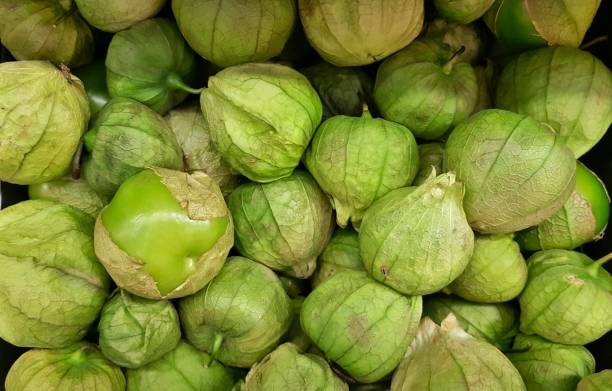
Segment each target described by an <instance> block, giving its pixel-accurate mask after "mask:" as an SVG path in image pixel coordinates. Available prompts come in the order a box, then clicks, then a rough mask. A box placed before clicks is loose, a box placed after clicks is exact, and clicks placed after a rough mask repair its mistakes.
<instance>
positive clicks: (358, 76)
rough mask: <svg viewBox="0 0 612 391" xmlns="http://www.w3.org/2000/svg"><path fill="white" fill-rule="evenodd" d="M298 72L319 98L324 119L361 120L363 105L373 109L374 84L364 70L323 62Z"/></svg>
mask: <svg viewBox="0 0 612 391" xmlns="http://www.w3.org/2000/svg"><path fill="white" fill-rule="evenodd" d="M300 72H302V73H303V74H304V75H305V76H306V77H307V78H308V80H309V81H310V83H312V86H313V87H314V88H315V89H316V90H317V92H318V93H319V96H320V97H321V102H322V103H323V119H327V118H330V117H333V116H334V115H349V116H353V117H356V116H360V115H361V114H362V111H363V105H364V103H365V104H367V105H368V106H371V107H373V106H374V98H373V97H372V93H373V92H374V82H373V81H372V79H371V78H370V76H369V75H368V74H367V73H366V72H364V71H363V70H360V69H356V68H339V67H335V66H333V65H330V64H328V63H326V62H322V63H319V64H316V65H312V66H310V67H308V68H304V69H302V70H300Z"/></svg>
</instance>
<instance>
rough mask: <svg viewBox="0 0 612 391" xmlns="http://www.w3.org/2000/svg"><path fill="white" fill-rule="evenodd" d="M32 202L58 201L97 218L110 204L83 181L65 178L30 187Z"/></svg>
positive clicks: (29, 192) (29, 193)
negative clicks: (105, 206)
mask: <svg viewBox="0 0 612 391" xmlns="http://www.w3.org/2000/svg"><path fill="white" fill-rule="evenodd" d="M28 195H29V196H30V199H31V200H49V201H57V202H61V203H63V204H66V205H70V206H72V207H74V208H77V209H79V210H82V211H83V212H85V213H87V214H88V215H90V216H92V217H93V218H96V217H97V216H98V213H100V211H101V210H102V208H104V205H106V204H107V203H108V200H107V199H106V198H105V197H102V196H100V195H99V194H98V193H96V192H95V191H94V190H93V189H92V188H91V186H89V184H87V182H85V181H84V180H83V179H73V178H70V177H63V178H59V179H56V180H53V181H51V182H45V183H39V184H36V185H30V186H28Z"/></svg>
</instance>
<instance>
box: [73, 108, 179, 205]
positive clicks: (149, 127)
mask: <svg viewBox="0 0 612 391" xmlns="http://www.w3.org/2000/svg"><path fill="white" fill-rule="evenodd" d="M89 131H90V132H97V134H96V136H95V141H94V146H93V151H90V152H91V155H88V156H86V157H85V159H84V163H83V176H84V178H85V180H86V181H87V183H89V185H90V186H91V187H92V188H93V189H94V190H95V191H96V192H98V193H100V194H102V195H104V196H107V197H111V196H112V195H113V194H114V193H115V191H117V189H118V188H119V186H120V185H121V183H123V181H125V180H126V179H128V178H129V177H131V176H132V175H134V174H137V173H139V172H140V171H142V170H143V169H144V168H145V167H149V166H157V167H165V168H171V169H175V170H180V169H182V168H183V157H182V153H181V150H180V147H179V145H178V143H177V141H176V137H174V134H173V133H172V129H170V126H169V125H168V124H167V123H166V121H164V119H163V118H162V117H161V116H160V115H159V114H157V113H156V112H154V111H153V110H151V109H149V108H148V107H147V106H145V105H143V104H142V103H139V102H137V101H135V100H132V99H127V98H115V99H113V100H112V101H110V102H109V103H108V104H107V105H106V106H105V107H104V109H102V111H100V112H99V113H98V115H97V116H96V117H95V120H94V122H93V124H92V126H91V128H90V130H89Z"/></svg>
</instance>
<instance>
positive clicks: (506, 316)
mask: <svg viewBox="0 0 612 391" xmlns="http://www.w3.org/2000/svg"><path fill="white" fill-rule="evenodd" d="M451 312H452V313H453V314H454V315H455V317H456V318H457V320H458V321H459V325H460V326H461V328H462V329H463V330H465V332H466V333H468V334H470V335H471V336H472V337H474V338H477V339H480V340H482V341H485V342H488V343H490V344H491V345H493V346H495V347H496V348H498V349H499V350H501V351H502V352H505V351H508V350H509V349H510V347H511V345H512V340H513V339H514V336H515V335H516V334H517V333H518V327H519V324H518V320H519V319H518V315H519V313H518V308H517V307H516V306H515V305H514V304H513V303H473V302H470V301H467V300H464V299H462V298H460V297H458V296H453V295H446V294H435V295H431V296H426V297H425V299H424V300H423V316H428V317H430V318H431V320H433V321H434V322H436V323H437V324H441V323H442V321H443V320H444V319H445V318H446V317H447V316H448V314H449V313H451Z"/></svg>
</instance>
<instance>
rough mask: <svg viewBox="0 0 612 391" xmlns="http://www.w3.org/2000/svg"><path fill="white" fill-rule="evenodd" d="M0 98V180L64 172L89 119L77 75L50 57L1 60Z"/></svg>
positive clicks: (34, 179)
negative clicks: (52, 62)
mask: <svg viewBox="0 0 612 391" xmlns="http://www.w3.org/2000/svg"><path fill="white" fill-rule="evenodd" d="M0 102H2V103H0V123H2V124H3V125H2V126H0V140H1V141H0V180H2V181H6V182H11V183H17V184H21V185H28V184H35V183H43V182H47V181H50V180H53V179H55V178H58V177H60V176H62V175H64V174H65V173H66V172H67V171H68V170H69V168H70V164H71V162H72V156H73V155H74V153H75V152H76V150H77V147H78V145H79V141H80V138H81V135H82V134H83V132H84V131H85V129H86V128H87V123H88V121H89V103H88V101H87V95H86V93H85V89H84V88H83V84H82V83H81V81H80V80H79V79H78V78H76V77H75V76H73V75H71V74H70V73H69V72H68V71H67V70H65V71H60V70H59V69H57V68H56V67H54V66H53V65H51V64H50V63H48V62H43V61H11V62H5V63H2V64H0Z"/></svg>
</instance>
